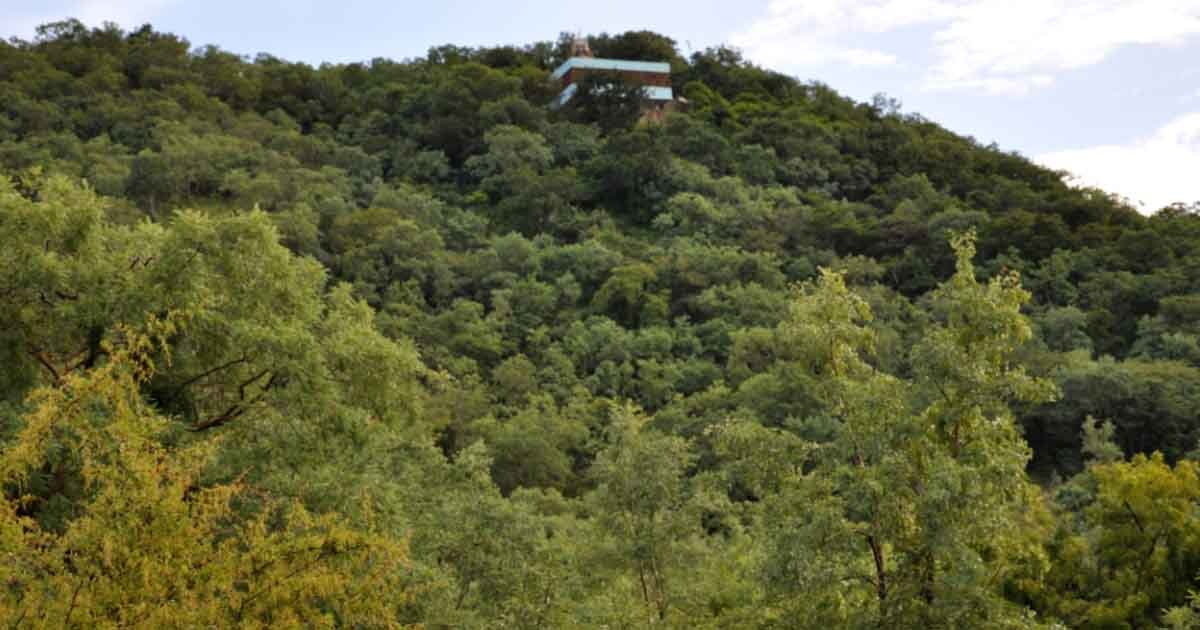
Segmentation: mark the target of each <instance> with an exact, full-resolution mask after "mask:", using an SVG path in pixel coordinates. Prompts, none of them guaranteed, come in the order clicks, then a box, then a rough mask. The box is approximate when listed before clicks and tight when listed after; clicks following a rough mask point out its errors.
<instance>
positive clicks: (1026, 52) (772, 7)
mask: <svg viewBox="0 0 1200 630" xmlns="http://www.w3.org/2000/svg"><path fill="white" fill-rule="evenodd" d="M0 15H3V18H0V36H3V37H9V36H19V37H23V38H30V37H32V35H33V28H34V26H36V25H37V24H39V23H41V22H45V21H49V20H54V19H59V18H62V17H66V16H74V17H78V18H79V19H81V20H83V21H84V22H86V23H88V24H93V25H98V24H99V23H100V22H102V21H104V20H111V21H115V22H117V23H119V24H121V25H122V26H125V27H131V26H135V25H138V24H141V23H144V22H151V23H153V24H154V25H155V26H156V27H157V28H159V29H161V30H168V31H172V32H176V33H179V34H182V35H183V36H185V37H187V39H188V40H189V41H191V42H192V43H193V44H195V45H203V44H216V45H218V46H220V47H222V48H224V49H227V50H231V51H234V52H237V53H242V54H247V55H253V54H254V53H257V52H269V53H271V54H274V55H277V56H280V57H284V58H287V59H293V60H300V61H307V62H310V63H320V62H322V61H332V62H345V61H358V60H367V59H370V58H373V57H392V58H397V59H401V58H406V57H412V56H417V55H422V54H424V52H425V51H426V50H427V49H428V48H429V47H430V46H434V45H438V44H443V43H454V44H461V45H493V44H505V43H527V42H532V41H537V40H545V39H554V38H555V37H557V35H558V33H559V32H560V31H577V30H582V31H585V32H600V31H608V32H619V31H624V30H628V29H642V28H647V29H651V30H655V31H658V32H661V33H664V34H666V35H669V36H671V37H673V38H674V39H676V40H677V41H678V42H679V45H680V48H681V49H682V50H683V51H684V52H685V53H686V52H687V50H688V49H689V48H690V49H693V50H694V49H702V48H705V47H708V46H713V45H717V44H722V43H725V44H732V45H735V46H737V47H739V48H741V49H742V50H743V51H744V53H745V54H746V56H747V57H748V58H750V59H751V60H753V61H755V62H757V63H759V64H761V65H764V66H767V67H770V68H773V69H775V70H779V71H782V72H786V73H788V74H792V75H795V76H797V77H799V78H801V79H805V80H807V79H816V80H820V81H823V82H825V83H827V84H829V85H831V86H832V87H834V88H835V89H837V90H839V91H841V92H842V93H844V94H847V95H849V96H852V97H855V98H858V99H868V98H870V97H871V95H873V94H875V93H877V92H885V93H887V94H888V95H889V96H892V97H894V98H897V99H899V100H900V101H901V102H902V103H903V104H904V109H905V111H910V112H917V113H920V114H922V115H923V116H925V117H926V118H929V119H931V120H934V121H937V122H939V123H941V124H943V125H945V126H947V127H949V128H950V129H953V130H954V131H957V132H959V133H963V134H966V135H971V136H974V137H976V138H977V139H979V140H980V141H982V142H984V143H989V142H995V143H997V144H998V145H999V146H1001V147H1002V148H1004V149H1009V150H1015V151H1019V152H1020V153H1022V154H1024V155H1027V156H1029V157H1031V158H1033V159H1035V160H1038V161H1040V162H1042V163H1044V164H1047V165H1049V166H1052V167H1054V168H1061V169H1065V170H1068V171H1071V172H1072V173H1073V174H1074V175H1075V176H1076V177H1077V178H1078V179H1077V181H1079V182H1082V183H1087V184H1091V185H1098V186H1100V187H1102V188H1105V189H1108V190H1111V191H1113V192H1117V193H1120V194H1122V195H1125V196H1126V197H1129V198H1130V199H1131V200H1133V201H1135V202H1141V203H1143V204H1144V208H1145V210H1146V211H1152V210H1154V209H1157V208H1158V207H1160V206H1162V205H1165V204H1167V203H1170V202H1172V201H1186V202H1193V201H1200V0H857V1H851V0H743V1H742V2H728V0H724V1H717V0H690V1H688V2H674V1H671V0H659V2H648V1H646V0H639V1H634V0H608V1H604V2H598V1H596V0H592V1H590V2H568V1H558V2H550V1H546V0H525V1H519V2H480V1H468V0H441V1H437V0H435V1H425V2H415V1H413V2H409V1H396V0H392V1H387V0H341V1H340V2H336V3H330V2H314V1H309V0H289V1H287V2H283V1H278V0H269V1H254V0H242V1H240V2H234V1H232V0H204V1H195V0H193V1H185V0H40V1H35V0H0Z"/></svg>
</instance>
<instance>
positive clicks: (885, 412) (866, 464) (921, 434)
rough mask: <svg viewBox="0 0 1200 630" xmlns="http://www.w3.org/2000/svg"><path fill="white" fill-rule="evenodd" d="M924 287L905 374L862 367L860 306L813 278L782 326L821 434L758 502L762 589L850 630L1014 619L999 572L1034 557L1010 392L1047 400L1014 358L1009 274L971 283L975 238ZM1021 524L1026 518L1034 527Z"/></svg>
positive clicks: (1023, 296)
mask: <svg viewBox="0 0 1200 630" xmlns="http://www.w3.org/2000/svg"><path fill="white" fill-rule="evenodd" d="M954 246H955V249H956V251H957V254H958V271H957V273H956V274H955V276H954V277H953V278H951V279H950V280H949V281H947V282H946V283H944V284H943V285H941V286H940V287H939V288H938V289H937V290H936V291H935V292H934V295H933V299H934V300H935V303H936V304H937V309H938V311H937V312H938V313H939V315H940V317H939V319H938V321H936V322H935V323H933V324H932V325H931V326H930V328H929V329H928V330H926V331H925V335H924V341H923V342H920V343H919V344H918V345H917V346H916V347H915V348H914V349H913V354H912V365H911V368H910V370H911V374H912V376H911V377H909V378H907V379H906V378H900V377H897V376H894V375H891V374H887V373H885V372H882V371H880V370H879V369H878V368H876V367H875V366H874V365H873V364H872V349H873V347H874V343H875V339H876V335H875V332H874V331H873V330H872V329H871V328H869V327H868V326H867V322H869V321H870V318H871V316H872V313H871V309H870V308H869V307H868V306H867V304H866V303H865V301H863V299H862V298H861V297H859V296H857V295H855V294H854V293H853V292H852V291H851V290H850V289H849V288H848V287H847V286H846V285H845V283H844V282H843V280H842V278H841V276H839V275H838V274H836V273H833V272H829V271H825V272H823V274H822V276H821V278H820V279H819V280H818V282H816V283H814V284H808V285H806V286H805V287H804V288H803V289H802V290H801V292H800V293H799V294H798V295H797V297H796V299H795V300H794V302H793V304H792V311H791V315H790V317H789V318H788V319H787V320H786V321H785V322H784V323H783V324H781V327H780V331H781V333H782V335H783V336H784V343H786V344H787V345H788V346H789V347H791V348H794V350H793V352H796V353H797V354H798V356H799V357H800V358H801V361H802V364H803V365H805V366H806V370H807V371H809V373H812V374H815V375H816V376H817V381H816V383H815V388H816V389H815V391H816V395H817V399H818V401H819V404H820V407H819V411H817V413H819V414H821V415H825V416H827V417H828V418H829V419H830V420H832V421H833V423H834V427H835V428H834V433H833V437H832V439H831V440H829V441H827V442H824V443H820V444H817V445H814V446H813V447H811V448H810V449H805V450H802V451H800V453H799V454H801V455H803V458H802V459H801V460H799V461H788V460H786V459H783V460H779V461H777V462H775V465H777V466H784V467H786V469H785V470H787V471H790V472H786V473H772V474H773V475H774V476H775V477H776V478H778V479H781V480H782V482H780V483H778V484H777V485H778V486H779V488H778V490H776V491H775V492H772V493H770V494H768V495H767V496H766V497H765V498H764V503H763V507H762V514H763V516H762V518H763V521H764V527H765V528H766V535H767V544H768V546H769V552H768V554H767V558H768V560H767V562H766V564H765V567H764V569H765V574H764V575H765V577H766V580H767V582H768V584H770V585H771V588H772V589H773V591H774V592H776V593H777V594H778V595H779V597H782V599H779V600H777V601H778V604H777V605H779V606H781V607H782V608H783V610H786V611H788V614H791V615H802V616H805V617H806V618H815V619H822V620H824V622H825V623H833V624H843V625H853V626H862V627H872V626H882V627H895V626H922V627H960V626H964V625H980V624H986V625H1009V626H1013V627H1019V626H1021V625H1022V624H1025V623H1026V622H1025V620H1026V615H1025V614H1024V613H1022V611H1021V610H1020V609H1019V608H1015V607H1013V606H1012V605H1011V604H1008V603H1007V602H1005V601H1004V598H1003V597H1002V593H1001V592H1000V591H999V590H998V589H997V588H996V586H995V584H996V582H995V580H996V577H995V576H1004V575H1006V574H1008V573H1011V572H1013V571H1014V570H1015V567H1016V566H1017V565H1018V564H1019V563H1021V562H1023V561H1025V560H1027V559H1028V558H1027V556H1031V555H1032V556H1036V554H1037V549H1036V544H1035V543H1036V540H1027V539H1025V538H1024V537H1022V536H1021V535H1019V534H1018V533H1017V532H1020V531H1026V532H1028V531H1030V528H1029V524H1031V523H1035V522H1036V519H1037V515H1038V513H1039V512H1038V510H1037V509H1036V508H1037V506H1038V503H1037V499H1036V492H1035V491H1034V489H1033V488H1032V487H1031V486H1030V485H1029V483H1028V482H1027V481H1026V480H1025V476H1024V466H1025V463H1026V462H1027V461H1028V458H1029V450H1028V447H1027V446H1026V445H1025V444H1024V442H1023V440H1022V439H1021V437H1020V434H1019V433H1018V432H1017V429H1016V426H1015V423H1014V420H1013V416H1012V412H1011V411H1010V409H1009V407H1008V405H1009V401H1010V400H1021V401H1027V402H1028V401H1039V400H1046V399H1047V398H1049V397H1050V396H1051V395H1053V387H1052V385H1050V384H1049V383H1048V382H1045V381H1041V380H1038V379H1034V378H1031V377H1029V376H1028V375H1026V374H1025V373H1024V371H1023V370H1022V369H1021V368H1020V367H1016V366H1013V365H1012V364H1011V360H1012V355H1013V353H1014V352H1015V350H1016V349H1017V348H1018V347H1019V346H1020V345H1021V344H1022V343H1024V342H1025V341H1026V340H1027V339H1028V338H1029V336H1030V334H1031V330H1030V327H1029V324H1028V322H1027V321H1026V319H1025V318H1024V316H1023V315H1021V313H1020V308H1021V305H1022V304H1023V303H1024V302H1025V301H1026V300H1027V299H1028V294H1027V293H1026V292H1024V291H1023V290H1021V289H1020V287H1019V285H1018V284H1017V281H1016V279H1015V277H1013V276H1006V277H1000V278H997V279H995V280H993V281H992V282H991V283H989V284H980V283H979V282H978V281H977V280H976V279H975V275H974V268H973V266H972V263H971V258H972V255H973V253H974V247H973V243H972V239H971V238H970V237H959V238H957V239H956V240H955V241H954ZM1031 519H1032V521H1031Z"/></svg>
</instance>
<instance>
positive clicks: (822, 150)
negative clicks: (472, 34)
mask: <svg viewBox="0 0 1200 630" xmlns="http://www.w3.org/2000/svg"><path fill="white" fill-rule="evenodd" d="M592 48H593V50H594V51H595V52H596V54H597V55H598V56H609V57H620V58H626V59H645V60H664V61H668V62H670V63H671V65H672V68H673V71H674V72H673V77H674V81H675V90H676V92H677V93H679V94H681V95H683V96H685V97H686V98H687V99H688V103H689V107H688V108H687V110H686V111H684V112H681V113H677V114H672V115H670V116H668V117H667V119H666V120H665V122H664V123H663V124H661V125H659V124H647V123H644V122H639V120H638V115H637V114H638V107H637V103H636V101H634V100H633V99H635V98H636V95H637V91H636V89H629V90H622V89H616V88H613V89H610V90H607V91H604V90H599V91H598V90H594V89H593V90H590V91H589V90H585V94H584V95H582V96H581V97H580V98H579V99H577V101H576V102H575V103H574V104H572V105H571V106H568V107H566V108H564V109H563V110H561V111H557V112H552V111H550V110H549V109H548V108H547V107H546V105H547V103H549V101H550V100H551V99H552V98H553V96H554V95H555V93H556V91H557V88H556V86H555V85H554V84H553V83H551V82H548V81H547V78H548V74H549V72H550V70H552V69H553V67H554V66H555V65H556V64H557V63H559V62H560V61H561V60H562V59H563V58H564V55H565V54H566V53H567V52H568V51H569V49H570V39H569V38H567V37H563V38H560V39H559V40H558V41H555V42H542V43H538V44H534V45H530V46H526V47H522V48H492V49H469V48H462V47H457V46H442V47H438V48H435V49H432V50H430V51H429V54H428V55H427V56H426V57H424V58H419V59H413V60H407V61H403V62H397V61H391V60H385V59H375V60H372V61H371V62H370V63H364V64H349V65H337V66H335V65H324V66H321V67H320V68H313V67H310V66H307V65H304V64H295V63H290V62H287V61H285V60H281V59H278V58H275V57H271V56H269V55H265V54H263V55H259V56H258V57H256V58H254V59H252V60H251V59H246V58H242V57H239V56H237V55H234V54H231V53H228V52H225V51H222V50H220V49H217V48H215V47H204V48H198V49H197V48H193V47H192V46H191V44H189V43H188V42H187V41H185V40H183V39H181V38H179V37H178V36H175V35H170V34H166V33H160V32H157V31H154V30H153V29H152V28H150V27H148V26H147V27H143V28H140V29H138V30H136V31H133V32H124V31H122V30H120V29H118V28H116V27H113V26H108V27H104V28H99V29H89V28H86V27H84V26H83V25H82V24H79V23H78V22H75V21H64V22H59V23H54V24H49V25H46V26H44V27H42V28H41V29H40V30H39V35H38V37H37V39H36V40H35V41H32V42H24V41H18V40H13V41H10V42H8V43H0V238H2V239H3V242H4V243H5V246H4V247H2V248H0V321H3V322H4V326H3V327H2V328H0V364H2V365H3V369H0V448H2V450H0V484H2V485H3V494H2V495H0V556H2V557H3V561H2V562H0V620H2V621H3V622H4V623H6V624H7V625H12V626H14V627H26V626H30V627H46V628H51V627H54V628H57V627H117V626H128V625H142V626H145V627H172V626H173V627H230V626H249V627H276V626H283V627H287V626H294V627H311V626H330V627H341V626H348V627H403V626H407V625H423V627H427V628H451V627H453V628H463V627H466V628H485V627H490V628H566V627H597V628H600V627H605V628H642V627H670V628H730V627H762V628H801V627H850V628H860V627H861V628H974V627H979V628H1040V627H1046V628H1050V627H1081V628H1144V627H1170V628H1197V627H1200V621H1198V619H1200V612H1198V611H1200V603H1198V602H1200V600H1198V599H1197V598H1198V597H1200V595H1197V592H1200V476H1198V475H1200V464H1198V463H1197V459H1198V458H1200V415H1198V411H1197V410H1200V297H1197V296H1200V216H1198V215H1197V212H1196V209H1195V208H1192V207H1187V206H1182V205H1180V206H1174V207H1170V208H1166V209H1163V210H1161V211H1160V212H1158V213H1156V214H1155V215H1153V216H1151V217H1144V216H1141V215H1139V214H1138V213H1137V212H1136V211H1135V210H1133V209H1132V208H1130V207H1128V206H1127V205H1125V204H1124V203H1123V202H1122V201H1121V200H1119V199H1116V198H1114V197H1112V196H1110V195H1107V194H1105V193H1103V192H1101V191H1098V190H1076V189H1071V188H1068V187H1067V186H1065V185H1064V184H1063V183H1062V182H1061V180H1060V177H1059V175H1058V174H1056V173H1053V172H1049V171H1047V170H1045V169H1042V168H1040V167H1037V166H1035V165H1033V164H1032V163H1030V162H1029V161H1027V160H1025V159H1024V158H1022V157H1021V156H1019V155H1015V154H1011V153H1005V152H1003V151H1000V150H998V149H997V148H995V147H988V146H981V145H980V144H978V143H977V142H975V141H974V140H972V139H969V138H962V137H959V136H956V135H954V134H951V133H950V132H948V131H946V130H944V129H942V128H941V127H939V126H938V125H937V124H935V123H933V122H930V121H927V120H924V119H923V118H921V117H920V116H917V115H913V114H904V113H902V112H901V111H900V108H899V107H898V104H896V103H895V102H894V101H891V100H890V99H887V98H886V97H879V98H877V99H876V100H875V101H874V102H873V103H870V104H861V103H855V102H853V101H851V100H848V99H846V98H843V97H841V96H839V95H838V94H836V93H835V92H834V91H833V90H831V89H830V88H828V87H826V86H823V85H821V84H817V83H801V82H799V81H797V80H795V79H792V78H789V77H786V76H783V75H780V74H777V73H774V72H770V71H767V70H764V69H761V68H758V67H755V66H753V65H752V64H749V63H747V62H746V61H744V60H743V59H742V58H741V56H740V55H739V53H738V52H737V51H736V50H732V49H728V48H714V49H708V50H705V51H702V52H697V53H695V54H693V55H691V56H690V57H689V58H684V57H682V56H680V54H679V53H678V52H677V49H676V47H675V43H674V42H673V41H671V40H670V39H667V38H666V37H663V36H660V35H657V34H654V33H649V32H631V33H624V34H618V35H601V36H597V37H594V38H593V39H592ZM585 87H586V86H585ZM592 87H593V88H594V87H596V86H592Z"/></svg>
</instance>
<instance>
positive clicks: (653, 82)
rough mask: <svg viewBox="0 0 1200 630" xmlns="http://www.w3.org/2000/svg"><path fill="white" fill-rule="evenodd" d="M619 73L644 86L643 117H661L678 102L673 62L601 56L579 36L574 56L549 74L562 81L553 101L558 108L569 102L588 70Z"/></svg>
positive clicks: (659, 119)
mask: <svg viewBox="0 0 1200 630" xmlns="http://www.w3.org/2000/svg"><path fill="white" fill-rule="evenodd" d="M598 72H603V73H614V72H615V73H617V74H619V75H620V76H621V77H622V78H624V79H625V80H626V81H628V82H629V83H630V84H633V85H640V86H642V94H643V100H642V117H643V118H644V119H648V120H656V121H661V120H662V118H663V116H664V115H665V114H666V112H668V111H672V110H673V109H674V108H675V107H676V106H677V104H678V101H677V99H676V98H675V93H674V91H673V90H672V89H671V64H670V63H667V62H665V61H630V60H626V59H600V58H597V57H596V56H594V55H593V54H592V49H591V47H590V46H589V45H588V42H587V40H586V39H583V38H576V39H575V43H574V44H573V49H572V51H571V57H570V58H569V59H567V60H566V61H564V62H563V63H562V65H560V66H559V67H558V68H556V69H555V70H554V72H553V73H551V75H550V78H551V80H553V81H557V82H559V83H561V85H562V91H561V92H559V94H558V96H557V97H556V98H555V99H554V101H553V102H552V103H550V107H551V108H553V109H558V108H559V107H562V106H563V105H566V104H567V103H568V102H569V101H570V100H571V98H572V97H573V96H575V93H576V92H578V91H579V82H580V81H581V80H582V79H583V77H585V76H586V75H588V74H589V73H598Z"/></svg>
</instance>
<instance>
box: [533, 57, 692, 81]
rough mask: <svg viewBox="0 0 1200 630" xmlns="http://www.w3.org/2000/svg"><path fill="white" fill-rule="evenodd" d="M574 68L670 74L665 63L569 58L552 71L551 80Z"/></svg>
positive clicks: (669, 68)
mask: <svg viewBox="0 0 1200 630" xmlns="http://www.w3.org/2000/svg"><path fill="white" fill-rule="evenodd" d="M575 68H586V69H588V70H624V71H627V72H656V73H662V74H670V72H671V64H669V63H667V62H665V61H627V60H625V59H596V58H593V57H571V58H570V59H568V60H566V61H564V62H563V64H562V65H561V66H559V67H557V68H555V69H554V72H553V73H552V74H551V75H550V78H552V79H561V78H562V77H563V75H565V74H567V73H568V72H570V71H571V70H573V69H575Z"/></svg>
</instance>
